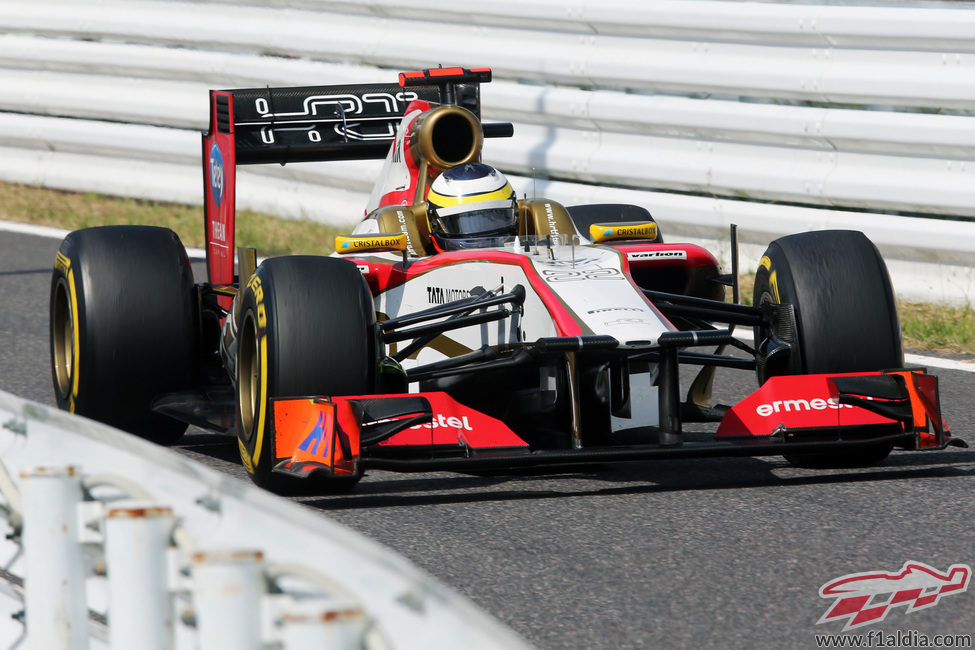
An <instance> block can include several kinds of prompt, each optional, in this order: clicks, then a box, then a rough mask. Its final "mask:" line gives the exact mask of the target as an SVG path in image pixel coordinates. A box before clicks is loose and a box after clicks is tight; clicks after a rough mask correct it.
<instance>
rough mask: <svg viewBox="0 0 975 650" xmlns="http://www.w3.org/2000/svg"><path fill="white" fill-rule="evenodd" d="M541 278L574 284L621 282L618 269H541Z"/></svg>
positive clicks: (621, 276)
mask: <svg viewBox="0 0 975 650" xmlns="http://www.w3.org/2000/svg"><path fill="white" fill-rule="evenodd" d="M542 277H543V278H545V280H546V281H547V282H574V281H578V280H623V279H624V278H623V275H622V274H621V273H620V271H619V269H612V268H598V269H564V270H563V269H551V270H550V269H543V270H542Z"/></svg>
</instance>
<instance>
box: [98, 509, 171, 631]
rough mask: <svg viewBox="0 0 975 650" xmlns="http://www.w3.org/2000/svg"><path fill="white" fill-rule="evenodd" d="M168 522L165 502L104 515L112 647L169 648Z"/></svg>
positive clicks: (169, 519) (168, 510)
mask: <svg viewBox="0 0 975 650" xmlns="http://www.w3.org/2000/svg"><path fill="white" fill-rule="evenodd" d="M172 527H173V511H172V509H170V508H166V507H154V506H147V507H117V508H111V509H110V510H109V511H108V513H107V515H106V519H105V564H106V566H107V568H108V598H109V601H108V603H109V609H108V624H109V628H108V638H109V644H110V646H111V647H112V648H116V649H118V650H124V649H126V648H145V649H146V650H154V649H159V650H171V649H172V648H173V645H174V638H173V635H174V632H173V599H172V594H171V592H170V589H169V571H168V565H167V562H166V549H167V548H168V547H169V536H170V531H171V530H172Z"/></svg>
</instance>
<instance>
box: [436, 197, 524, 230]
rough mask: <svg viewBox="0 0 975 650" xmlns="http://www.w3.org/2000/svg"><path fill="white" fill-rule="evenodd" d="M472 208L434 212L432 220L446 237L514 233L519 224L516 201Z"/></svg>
mask: <svg viewBox="0 0 975 650" xmlns="http://www.w3.org/2000/svg"><path fill="white" fill-rule="evenodd" d="M492 204H493V205H492ZM472 207H474V206H470V205H468V206H454V207H451V208H440V209H438V210H434V213H433V215H432V217H433V219H432V220H433V221H435V222H436V230H437V231H438V232H439V233H440V234H441V235H443V236H445V237H451V236H453V237H457V236H471V235H473V236H477V235H490V234H494V233H498V232H506V231H512V232H513V231H514V229H515V227H516V223H517V220H516V215H515V206H514V201H490V202H484V203H480V204H477V207H476V208H475V209H470V208H472ZM458 208H467V210H466V211H461V210H458ZM445 213H447V214H445Z"/></svg>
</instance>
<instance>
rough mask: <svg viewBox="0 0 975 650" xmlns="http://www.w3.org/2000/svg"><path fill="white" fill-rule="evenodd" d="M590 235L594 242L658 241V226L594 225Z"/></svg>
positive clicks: (653, 224) (647, 224)
mask: <svg viewBox="0 0 975 650" xmlns="http://www.w3.org/2000/svg"><path fill="white" fill-rule="evenodd" d="M589 235H590V238H591V239H592V240H593V241H594V242H601V241H607V240H610V239H656V238H657V224H656V223H654V222H652V221H650V222H647V223H621V224H598V223H596V224H593V225H591V226H589Z"/></svg>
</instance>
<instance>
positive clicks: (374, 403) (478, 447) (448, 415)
mask: <svg viewBox="0 0 975 650" xmlns="http://www.w3.org/2000/svg"><path fill="white" fill-rule="evenodd" d="M272 409H273V416H272V417H273V422H274V439H275V452H276V456H277V462H276V464H275V471H277V472H283V473H287V474H291V475H295V476H301V477H303V476H307V475H308V474H310V473H311V472H313V471H318V472H320V471H324V472H326V473H328V474H332V475H334V476H343V475H352V474H355V473H357V472H358V471H360V469H361V468H360V463H361V460H362V450H363V448H370V449H373V450H377V449H379V450H382V451H384V452H386V453H387V454H390V453H395V452H396V451H397V450H400V451H402V450H412V451H414V452H416V450H418V449H419V450H423V449H429V450H431V452H432V451H434V450H438V451H440V452H444V451H448V452H452V453H453V455H455V456H456V455H462V456H464V457H474V456H477V455H485V454H490V455H492V456H497V455H499V454H500V455H507V454H524V453H527V452H528V444H527V443H526V442H525V441H524V440H522V439H521V438H519V437H518V436H517V435H515V433H514V432H512V431H511V429H509V428H508V427H507V426H506V425H505V424H504V423H503V422H501V421H500V420H497V419H495V418H492V417H490V416H488V415H485V414H483V413H481V412H479V411H476V410H474V409H472V408H469V407H467V406H464V405H463V404H461V403H459V402H457V401H456V400H454V399H453V398H451V397H450V396H449V395H447V394H446V393H442V392H428V393H415V394H401V395H362V396H351V397H332V398H328V397H305V398H297V399H275V400H273V402H272Z"/></svg>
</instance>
